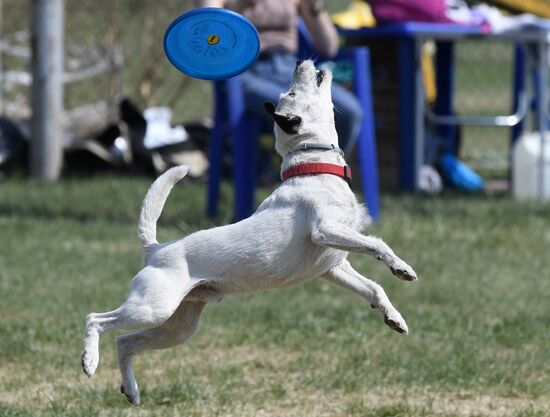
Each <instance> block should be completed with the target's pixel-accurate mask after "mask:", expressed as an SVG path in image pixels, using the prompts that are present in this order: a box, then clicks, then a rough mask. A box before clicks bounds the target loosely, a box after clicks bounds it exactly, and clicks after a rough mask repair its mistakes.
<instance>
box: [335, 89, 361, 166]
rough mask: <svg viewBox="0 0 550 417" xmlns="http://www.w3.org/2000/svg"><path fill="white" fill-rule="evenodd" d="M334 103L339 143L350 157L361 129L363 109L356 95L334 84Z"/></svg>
mask: <svg viewBox="0 0 550 417" xmlns="http://www.w3.org/2000/svg"><path fill="white" fill-rule="evenodd" d="M332 102H333V103H334V121H335V123H336V131H337V132H338V143H339V145H340V148H342V149H343V150H344V151H345V153H346V155H348V154H349V153H350V152H351V151H352V150H353V147H354V145H355V141H356V140H357V136H358V135H359V131H360V129H361V122H362V120H363V109H362V108H361V103H360V102H359V100H357V98H356V97H355V95H354V94H353V93H352V92H351V91H349V90H347V89H346V88H344V87H342V86H341V85H339V84H332Z"/></svg>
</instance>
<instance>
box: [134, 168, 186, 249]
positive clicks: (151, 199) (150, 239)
mask: <svg viewBox="0 0 550 417" xmlns="http://www.w3.org/2000/svg"><path fill="white" fill-rule="evenodd" d="M187 172H189V168H188V167H187V166H185V165H180V166H177V167H174V168H171V169H169V170H168V171H166V172H165V173H164V174H162V175H161V176H160V177H158V178H157V179H156V180H155V182H154V183H153V185H151V188H149V191H147V194H146V195H145V199H144V200H143V205H142V206H141V213H140V215H139V222H138V238H139V240H140V242H141V244H142V245H143V247H144V248H145V249H147V248H150V247H151V246H155V245H158V242H157V220H158V218H159V217H160V214H161V213H162V209H163V207H164V203H165V202H166V199H167V198H168V194H170V191H171V190H172V187H173V186H174V185H175V184H176V183H177V182H178V181H179V180H181V179H182V178H183V177H185V176H186V175H187Z"/></svg>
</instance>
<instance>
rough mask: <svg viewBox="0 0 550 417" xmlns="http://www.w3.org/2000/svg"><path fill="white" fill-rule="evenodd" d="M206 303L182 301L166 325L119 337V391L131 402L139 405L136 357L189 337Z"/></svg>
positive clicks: (170, 345)
mask: <svg viewBox="0 0 550 417" xmlns="http://www.w3.org/2000/svg"><path fill="white" fill-rule="evenodd" d="M205 305H206V303H205V302H190V301H186V300H184V301H182V303H181V304H180V305H179V307H178V308H177V310H176V311H175V312H174V314H173V315H172V316H171V317H170V318H169V319H168V320H166V321H165V322H164V323H163V324H161V325H160V326H158V327H154V328H152V329H146V330H140V331H137V332H134V333H130V334H126V335H122V336H119V337H118V338H117V349H118V366H119V368H120V373H121V375H122V385H121V386H120V391H121V392H122V393H123V394H124V395H125V396H126V398H127V399H128V401H129V402H130V404H132V405H139V403H140V396H139V389H138V385H137V382H136V379H135V377H134V371H133V367H132V359H133V357H134V356H135V355H136V354H138V353H140V352H143V351H145V350H151V349H166V348H169V347H172V346H176V345H179V344H181V343H183V342H185V341H186V340H187V339H189V338H190V337H191V336H193V334H195V332H196V331H197V329H198V327H199V319H200V315H201V313H202V310H203V308H204V306H205Z"/></svg>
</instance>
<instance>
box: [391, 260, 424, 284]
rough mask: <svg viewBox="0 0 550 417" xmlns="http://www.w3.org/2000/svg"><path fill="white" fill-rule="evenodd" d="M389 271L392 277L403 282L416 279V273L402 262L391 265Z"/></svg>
mask: <svg viewBox="0 0 550 417" xmlns="http://www.w3.org/2000/svg"><path fill="white" fill-rule="evenodd" d="M390 269H391V272H392V274H393V275H395V276H396V277H397V278H399V279H402V280H403V281H416V280H417V279H418V278H417V277H416V272H414V271H413V269H412V268H411V267H410V266H409V265H407V264H406V263H405V262H404V261H402V260H399V261H398V262H396V263H394V264H393V265H391V266H390Z"/></svg>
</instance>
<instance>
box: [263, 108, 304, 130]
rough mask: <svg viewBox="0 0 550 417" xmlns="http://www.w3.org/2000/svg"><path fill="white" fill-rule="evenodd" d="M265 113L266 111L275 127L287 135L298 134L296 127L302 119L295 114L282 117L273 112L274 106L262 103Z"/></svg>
mask: <svg viewBox="0 0 550 417" xmlns="http://www.w3.org/2000/svg"><path fill="white" fill-rule="evenodd" d="M264 107H265V111H267V112H268V113H269V114H270V115H271V117H273V120H274V121H275V123H277V125H278V126H279V127H280V128H281V129H282V130H283V131H284V132H285V133H288V134H294V133H298V127H299V126H300V124H301V123H302V118H301V117H300V116H296V115H295V114H289V115H286V116H284V115H282V114H279V113H277V112H276V111H275V104H273V103H270V102H266V103H264Z"/></svg>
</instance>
